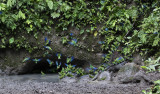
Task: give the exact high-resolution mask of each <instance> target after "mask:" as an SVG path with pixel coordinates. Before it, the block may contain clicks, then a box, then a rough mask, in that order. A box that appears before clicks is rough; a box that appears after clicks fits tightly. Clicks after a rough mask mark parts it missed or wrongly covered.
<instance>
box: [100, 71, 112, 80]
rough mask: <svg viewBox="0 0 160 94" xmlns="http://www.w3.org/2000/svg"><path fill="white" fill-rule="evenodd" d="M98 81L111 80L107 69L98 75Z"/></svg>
mask: <svg viewBox="0 0 160 94" xmlns="http://www.w3.org/2000/svg"><path fill="white" fill-rule="evenodd" d="M97 80H98V81H102V80H105V81H110V80H111V74H110V73H109V72H108V71H104V72H102V73H101V74H100V75H99V76H98V79H97Z"/></svg>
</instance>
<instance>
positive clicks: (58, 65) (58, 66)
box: [56, 61, 61, 69]
mask: <svg viewBox="0 0 160 94" xmlns="http://www.w3.org/2000/svg"><path fill="white" fill-rule="evenodd" d="M56 65H57V69H59V68H60V66H61V62H60V63H59V64H58V61H56Z"/></svg>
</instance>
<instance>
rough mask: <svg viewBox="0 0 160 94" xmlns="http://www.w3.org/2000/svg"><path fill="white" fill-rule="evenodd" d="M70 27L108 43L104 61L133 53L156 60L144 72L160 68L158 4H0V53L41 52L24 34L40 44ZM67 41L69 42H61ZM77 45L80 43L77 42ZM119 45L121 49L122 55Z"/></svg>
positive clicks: (32, 0) (56, 0)
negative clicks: (44, 37) (42, 35)
mask: <svg viewBox="0 0 160 94" xmlns="http://www.w3.org/2000/svg"><path fill="white" fill-rule="evenodd" d="M99 24H100V25H102V27H101V29H100V30H98V29H97V25H99ZM70 26H75V27H76V28H77V29H78V30H79V34H84V33H87V34H92V35H93V37H105V40H103V41H100V44H101V45H102V46H101V48H102V50H103V51H105V52H106V53H107V54H106V55H105V56H104V61H105V62H107V61H109V59H110V57H111V55H112V53H113V52H114V51H118V52H119V53H121V54H122V55H123V58H124V59H125V60H131V57H132V55H133V53H135V52H139V53H140V54H141V55H142V56H147V57H151V56H154V59H155V60H157V61H154V63H153V62H152V60H150V59H149V60H147V61H146V66H142V68H145V69H147V70H149V71H157V70H158V69H159V68H158V69H157V66H159V55H160V49H159V48H160V45H159V43H160V2H159V1H158V0H133V1H132V0H98V1H90V0H1V1H0V40H1V42H0V48H8V47H10V48H15V49H20V48H25V49H26V50H28V51H29V52H32V51H33V50H34V49H37V47H36V46H35V45H31V44H29V42H28V41H27V39H26V36H22V35H28V36H34V37H35V38H36V39H37V38H38V37H39V34H40V33H46V32H47V33H50V32H53V31H51V29H52V28H54V29H55V32H64V31H67V30H68V28H69V27H70ZM86 27H89V28H87V29H86ZM68 34H69V33H68ZM67 40H68V39H66V38H64V39H63V40H62V42H66V41H67ZM73 42H74V43H73V44H76V42H77V41H73ZM37 44H38V42H37ZM119 46H121V47H122V50H118V48H119ZM115 62H116V61H115ZM115 62H114V63H115ZM151 62H152V63H151ZM151 64H152V66H151V67H150V65H151ZM91 67H92V69H94V67H93V66H91ZM151 68H152V69H151ZM101 69H103V68H101ZM158 71H159V70H158Z"/></svg>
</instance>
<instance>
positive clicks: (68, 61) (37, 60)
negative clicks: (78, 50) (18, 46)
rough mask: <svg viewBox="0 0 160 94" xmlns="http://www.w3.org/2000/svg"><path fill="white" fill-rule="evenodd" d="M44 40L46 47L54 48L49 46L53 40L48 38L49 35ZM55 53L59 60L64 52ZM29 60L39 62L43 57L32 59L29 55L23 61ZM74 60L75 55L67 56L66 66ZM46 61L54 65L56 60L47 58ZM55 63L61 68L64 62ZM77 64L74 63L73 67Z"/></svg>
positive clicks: (48, 48)
mask: <svg viewBox="0 0 160 94" xmlns="http://www.w3.org/2000/svg"><path fill="white" fill-rule="evenodd" d="M70 35H73V34H70ZM44 40H45V46H44V48H45V49H47V50H50V51H51V50H52V48H51V47H50V46H49V45H50V44H51V41H50V40H48V39H47V37H45V39H44ZM73 41H74V43H76V42H77V40H76V39H73ZM45 54H48V52H47V53H45ZM55 55H56V56H57V58H58V59H59V60H60V59H61V57H62V54H61V53H56V54H55ZM29 60H32V61H34V62H35V63H36V64H37V63H38V62H40V61H41V60H42V59H41V58H40V59H36V58H35V59H31V58H30V57H27V58H25V59H24V60H23V62H27V61H29ZM73 60H74V57H73V56H72V57H67V59H66V63H65V66H67V67H68V64H69V63H71V62H72V61H73ZM46 61H47V62H48V64H49V65H50V66H52V65H53V64H54V62H53V61H51V60H50V59H46ZM55 65H56V66H57V69H60V67H61V65H62V63H61V62H58V61H55ZM75 66H76V65H72V67H75Z"/></svg>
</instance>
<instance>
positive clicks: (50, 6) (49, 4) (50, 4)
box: [47, 1, 53, 9]
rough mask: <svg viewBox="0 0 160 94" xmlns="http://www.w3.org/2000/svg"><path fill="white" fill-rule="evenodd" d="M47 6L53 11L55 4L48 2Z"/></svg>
mask: <svg viewBox="0 0 160 94" xmlns="http://www.w3.org/2000/svg"><path fill="white" fill-rule="evenodd" d="M47 4H48V7H49V8H50V9H53V2H52V1H48V2H47Z"/></svg>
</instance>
